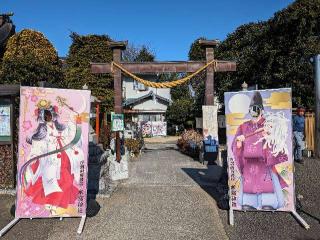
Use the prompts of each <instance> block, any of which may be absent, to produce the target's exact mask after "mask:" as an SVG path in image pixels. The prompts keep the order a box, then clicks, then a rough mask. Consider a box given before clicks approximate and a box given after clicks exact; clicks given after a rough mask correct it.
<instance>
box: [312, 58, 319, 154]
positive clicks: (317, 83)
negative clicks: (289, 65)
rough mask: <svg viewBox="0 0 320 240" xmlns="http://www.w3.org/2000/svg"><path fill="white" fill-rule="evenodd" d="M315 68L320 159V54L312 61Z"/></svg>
mask: <svg viewBox="0 0 320 240" xmlns="http://www.w3.org/2000/svg"><path fill="white" fill-rule="evenodd" d="M311 62H313V67H314V86H315V91H316V92H315V97H316V99H315V100H316V101H315V107H316V109H315V113H316V126H315V140H316V141H315V143H316V146H315V156H316V157H318V158H319V157H320V115H319V114H320V54H318V55H316V56H314V57H313V58H312V59H311Z"/></svg>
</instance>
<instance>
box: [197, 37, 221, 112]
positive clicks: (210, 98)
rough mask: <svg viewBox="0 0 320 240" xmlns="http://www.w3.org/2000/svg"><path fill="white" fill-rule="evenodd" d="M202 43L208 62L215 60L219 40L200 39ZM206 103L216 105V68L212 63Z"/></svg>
mask: <svg viewBox="0 0 320 240" xmlns="http://www.w3.org/2000/svg"><path fill="white" fill-rule="evenodd" d="M199 43H200V45H202V46H203V47H205V49H206V61H207V63H208V62H210V61H212V60H214V51H213V48H214V47H215V46H216V45H217V44H218V43H219V41H217V40H210V41H209V40H199ZM205 105H211V106H212V105H214V68H213V65H210V66H209V67H208V68H207V76H206V91H205Z"/></svg>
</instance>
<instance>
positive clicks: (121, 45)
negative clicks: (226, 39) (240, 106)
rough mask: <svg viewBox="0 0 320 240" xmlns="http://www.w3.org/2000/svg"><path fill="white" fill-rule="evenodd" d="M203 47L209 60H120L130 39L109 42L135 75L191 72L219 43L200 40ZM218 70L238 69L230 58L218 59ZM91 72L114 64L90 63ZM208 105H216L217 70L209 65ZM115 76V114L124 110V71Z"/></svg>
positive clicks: (116, 71) (116, 57) (211, 57)
mask: <svg viewBox="0 0 320 240" xmlns="http://www.w3.org/2000/svg"><path fill="white" fill-rule="evenodd" d="M199 43H200V45H201V46H203V47H204V48H205V49H206V61H185V62H143V63H132V62H121V51H122V50H125V49H126V46H127V41H122V42H110V43H109V47H110V48H111V49H112V50H113V61H114V62H116V63H118V64H121V65H122V66H123V67H124V68H125V69H127V70H128V71H129V72H131V73H135V74H146V73H183V72H185V73H192V72H195V71H196V70H198V69H199V68H201V67H202V66H204V65H206V64H207V63H209V62H210V61H212V60H214V47H215V46H217V44H218V43H219V41H217V40H199ZM216 62H217V65H216V70H215V71H216V72H229V71H236V63H235V62H230V61H220V60H217V61H216ZM91 71H92V73H112V69H111V63H91ZM206 72H207V74H206V75H207V76H206V91H205V104H206V105H213V104H214V69H213V66H212V65H210V66H209V67H208V68H207V69H206ZM113 77H114V92H115V97H114V110H115V113H122V94H121V91H122V86H121V85H122V79H121V70H120V69H118V68H114V69H113ZM116 157H117V161H120V159H121V155H120V138H119V132H116Z"/></svg>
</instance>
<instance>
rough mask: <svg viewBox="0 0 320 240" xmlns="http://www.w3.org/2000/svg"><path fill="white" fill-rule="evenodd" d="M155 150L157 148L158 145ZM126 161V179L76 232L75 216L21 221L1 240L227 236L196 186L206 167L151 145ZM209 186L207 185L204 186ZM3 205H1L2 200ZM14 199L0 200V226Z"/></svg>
mask: <svg viewBox="0 0 320 240" xmlns="http://www.w3.org/2000/svg"><path fill="white" fill-rule="evenodd" d="M157 148H158V149H157ZM153 149H154V150H147V151H145V152H144V153H143V155H142V157H141V158H140V159H138V160H136V161H133V162H131V163H130V168H129V169H130V178H129V180H128V181H127V182H126V183H123V184H122V185H120V186H119V187H118V189H117V190H116V191H115V192H114V194H113V195H112V196H111V198H104V199H102V198H98V199H97V201H98V204H99V205H100V207H101V209H100V211H99V212H98V214H97V215H96V216H94V217H92V218H88V219H87V221H86V224H85V228H84V232H83V234H82V235H81V236H77V234H76V229H77V227H78V224H79V221H80V219H79V218H78V219H76V218H73V219H64V220H63V221H62V222H60V221H59V220H58V219H34V220H29V219H25V220H21V221H20V222H19V223H18V224H17V225H16V226H14V227H13V228H12V229H11V230H10V231H9V232H8V233H7V234H6V235H5V236H4V238H3V239H6V240H7V239H10V240H11V239H16V240H19V239H23V240H28V239H30V240H31V239H52V240H59V239H62V240H65V239H108V240H124V239H133V240H144V239H150V240H151V239H152V240H156V239H161V240H162V239H168V240H171V239H172V240H176V239H183V240H185V239H194V240H196V239H206V240H207V239H210V240H215V239H216V240H223V239H228V237H227V235H226V232H225V231H224V227H223V224H222V223H221V220H220V217H219V214H218V210H217V207H216V204H215V201H214V200H213V199H212V198H211V197H210V196H209V195H208V194H207V193H206V192H205V191H203V189H202V188H201V187H200V186H199V183H200V184H201V185H202V184H203V183H202V180H201V179H200V177H199V175H198V172H199V171H202V170H205V166H204V165H202V164H200V163H199V162H196V161H194V160H192V159H191V158H190V157H187V156H185V155H183V154H181V153H180V152H178V151H177V150H175V149H174V146H167V145H166V146H165V147H163V146H162V145H154V146H153ZM204 185H206V186H213V185H212V184H211V185H210V184H204ZM3 203H5V204H3ZM13 203H14V197H12V196H6V195H2V196H1V198H0V206H2V207H1V208H0V210H1V211H0V212H1V214H2V213H3V212H4V213H5V216H2V215H1V220H0V228H1V227H3V226H5V225H6V224H7V223H8V222H9V221H10V220H11V219H12V218H13V217H12V216H11V215H10V208H11V206H12V204H13Z"/></svg>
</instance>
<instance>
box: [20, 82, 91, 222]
mask: <svg viewBox="0 0 320 240" xmlns="http://www.w3.org/2000/svg"><path fill="white" fill-rule="evenodd" d="M89 113H90V91H87V90H67V89H53V88H35V87H21V92H20V119H19V153H18V156H19V157H18V171H17V204H16V218H46V217H71V216H72V217H74V216H84V215H85V214H86V195H87V161H88V134H89Z"/></svg>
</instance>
